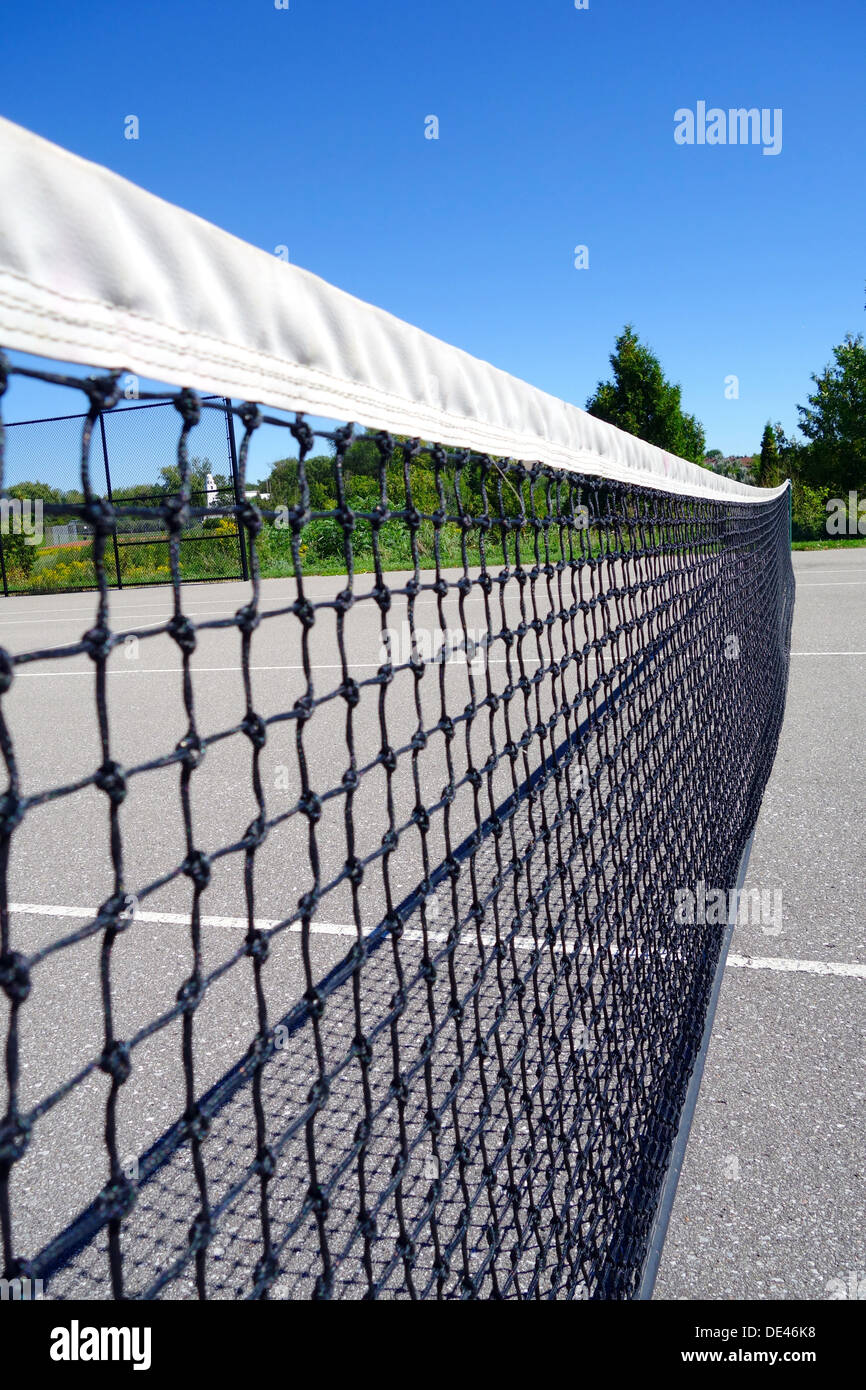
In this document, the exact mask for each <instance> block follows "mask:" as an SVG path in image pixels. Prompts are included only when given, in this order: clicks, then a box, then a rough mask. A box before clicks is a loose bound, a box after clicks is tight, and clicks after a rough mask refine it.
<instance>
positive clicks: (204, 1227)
mask: <svg viewBox="0 0 866 1390" xmlns="http://www.w3.org/2000/svg"><path fill="white" fill-rule="evenodd" d="M212 1238H213V1228H212V1226H211V1219H210V1215H209V1213H208V1212H206V1211H200V1212H199V1214H198V1216H197V1217H196V1218H195V1221H193V1223H192V1225H191V1226H190V1228H189V1248H190V1250H192V1251H197V1250H206V1249H207V1247H208V1246H209V1245H210V1243H211V1239H212Z"/></svg>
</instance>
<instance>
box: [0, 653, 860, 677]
mask: <svg viewBox="0 0 866 1390" xmlns="http://www.w3.org/2000/svg"><path fill="white" fill-rule="evenodd" d="M791 656H866V651H863V652H791ZM580 659H581V660H582V661H585V662H592V663H593V664H596V663H597V662H598V657H596V656H585V657H581V658H580ZM516 660H517V658H516V657H512V663H514V662H516ZM523 660H524V664H526V663H530V664H531V663H535V664H538V661H539V658H538V657H537V656H529V655H524V657H523ZM476 661H477V665H476V664H475V662H476ZM424 664H425V667H426V666H429V667H431V668H433V667H438V666H441V665H442V664H443V663H442V662H439V661H427V662H425V663H424ZM506 664H507V659H506V657H504V656H491V657H490V658H489V659H488V661H487V662H484V661H483V660H482V659H481V658H480V657H479V658H475V659H474V661H473V662H470V663H469V665H471V666H472V671H473V675H479V674H480V673H481V671H482V670H483V669H484V666H485V665H487V666H505V665H506ZM542 664H544V665H547V664H548V663H547V662H546V661H545V662H543V663H542ZM381 665H382V662H380V661H354V660H350V661H349V662H348V666H349V674H350V675H351V673H352V672H353V671H378V670H379V668H380V666H381ZM444 665H445V666H446V667H448V666H450V667H453V668H454V669H456V670H461V671H462V670H465V669H466V666H467V663H466V662H465V661H446V662H445V663H444ZM249 669H250V670H251V671H303V670H304V667H303V666H302V665H300V664H296V665H285V666H254V665H251V666H250V668H249ZM342 669H343V667H342V664H341V663H340V662H339V661H331V662H322V661H313V662H311V663H310V670H311V671H342ZM182 670H183V668H182V667H180V666H133V665H132V664H130V665H129V666H128V667H124V666H113V667H112V666H110V667H108V668H107V669H106V675H108V676H177V675H180V674H181V672H182ZM240 670H241V666H240V665H239V664H238V665H235V666H193V667H192V674H193V675H194V676H215V675H225V674H237V673H238V672H239V671H240ZM92 675H93V668H92V667H90V666H88V667H85V669H84V670H82V671H68V670H65V669H61V670H59V671H57V670H54V669H52V670H50V671H17V672H16V673H15V680H16V681H19V680H36V679H39V678H40V677H41V678H43V679H44V678H47V679H49V680H54V679H55V678H56V677H58V676H92Z"/></svg>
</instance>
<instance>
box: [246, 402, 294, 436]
mask: <svg viewBox="0 0 866 1390" xmlns="http://www.w3.org/2000/svg"><path fill="white" fill-rule="evenodd" d="M234 413H235V415H237V417H238V419H239V420H240V422H241V424H242V425H243V427H244V429H245V430H247V431H248V432H249V433H250V434H252V432H253V430H257V429H258V427H259V425H260V424H261V423H262V412H261V411H260V410H259V407H258V406H257V405H254V404H253V402H252V401H244V402H243V404H242V405H239V406H238V408H237V410H236V411H235V412H234ZM292 433H293V434H294V430H292Z"/></svg>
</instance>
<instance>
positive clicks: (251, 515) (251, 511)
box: [236, 502, 265, 537]
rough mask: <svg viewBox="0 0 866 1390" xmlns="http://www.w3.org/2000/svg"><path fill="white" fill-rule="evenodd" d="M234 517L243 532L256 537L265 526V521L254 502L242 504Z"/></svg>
mask: <svg viewBox="0 0 866 1390" xmlns="http://www.w3.org/2000/svg"><path fill="white" fill-rule="evenodd" d="M236 516H237V519H238V521H239V522H240V524H241V526H243V528H244V530H245V531H247V532H248V533H249V535H250V536H252V537H256V536H257V535H258V534H259V532H260V531H261V529H262V527H263V526H264V524H265V519H264V517H263V516H262V514H261V511H260V510H259V508H258V506H257V505H256V503H255V502H244V503H243V505H242V506H240V507H238V508H237V510H236Z"/></svg>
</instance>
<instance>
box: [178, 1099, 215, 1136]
mask: <svg viewBox="0 0 866 1390" xmlns="http://www.w3.org/2000/svg"><path fill="white" fill-rule="evenodd" d="M184 1120H185V1123H186V1132H187V1134H188V1135H189V1137H190V1139H198V1140H202V1139H206V1138H207V1136H208V1134H209V1133H210V1126H211V1120H210V1115H207V1114H206V1113H205V1112H204V1110H202V1108H201V1106H200V1105H194V1106H192V1107H191V1109H189V1110H188V1111H187V1113H186V1115H185V1116H184Z"/></svg>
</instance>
